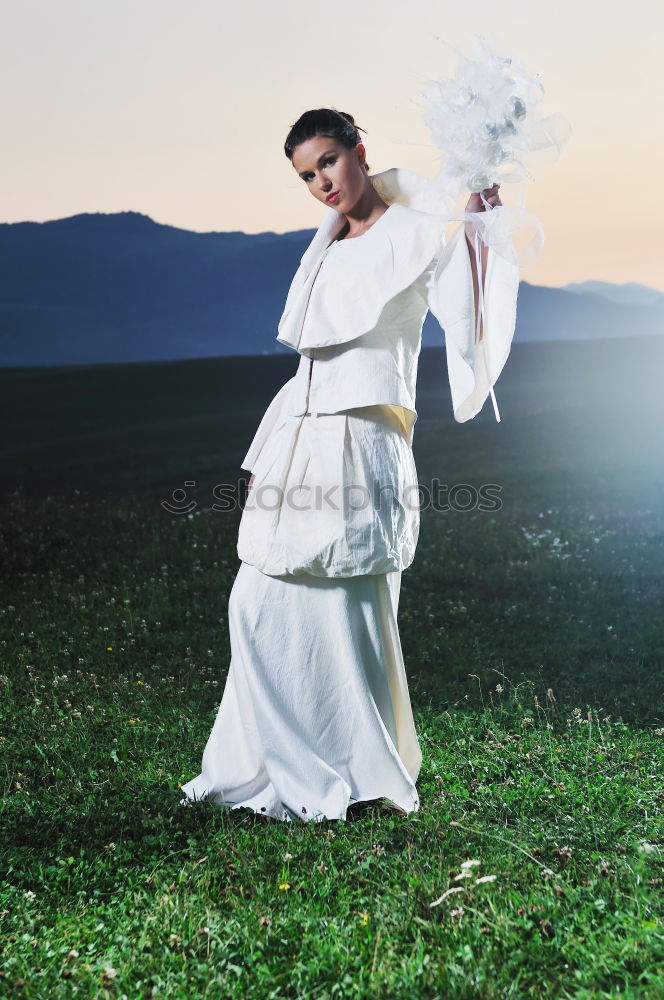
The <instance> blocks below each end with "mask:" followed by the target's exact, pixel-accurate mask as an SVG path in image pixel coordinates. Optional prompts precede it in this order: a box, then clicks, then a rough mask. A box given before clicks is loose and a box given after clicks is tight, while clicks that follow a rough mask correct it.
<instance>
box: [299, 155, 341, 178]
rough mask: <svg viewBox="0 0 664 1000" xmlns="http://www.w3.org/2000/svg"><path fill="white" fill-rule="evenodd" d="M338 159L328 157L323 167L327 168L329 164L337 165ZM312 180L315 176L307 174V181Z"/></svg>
mask: <svg viewBox="0 0 664 1000" xmlns="http://www.w3.org/2000/svg"><path fill="white" fill-rule="evenodd" d="M336 159H337V158H336V156H328V157H327V159H326V160H323V166H326V165H327V164H328V163H336ZM312 179H313V174H307V175H306V176H305V178H304V180H305V181H310V180H312Z"/></svg>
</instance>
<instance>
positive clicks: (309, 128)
mask: <svg viewBox="0 0 664 1000" xmlns="http://www.w3.org/2000/svg"><path fill="white" fill-rule="evenodd" d="M360 131H362V132H365V131H366V130H365V129H360V126H359V125H356V124H355V119H354V118H353V116H352V115H349V114H347V112H345V111H337V110H336V108H316V109H315V110H314V111H305V112H304V114H303V115H300V117H299V118H298V120H297V121H296V122H295V124H294V125H292V126H291V130H290V132H289V133H288V135H287V137H286V142H285V143H284V152H285V154H286V156H287V157H288V159H289V160H292V159H293V153H294V152H295V148H296V147H297V146H299V145H300V143H302V142H306V141H307V139H313V138H315V136H317V135H329V137H330V138H331V139H336V140H337V142H339V143H341V145H342V146H345V147H346V149H355V147H356V146H357V144H358V142H361V141H362V137H361V136H360ZM364 168H365V170H367V171H368V170H369V164H368V163H366V162H365V164H364Z"/></svg>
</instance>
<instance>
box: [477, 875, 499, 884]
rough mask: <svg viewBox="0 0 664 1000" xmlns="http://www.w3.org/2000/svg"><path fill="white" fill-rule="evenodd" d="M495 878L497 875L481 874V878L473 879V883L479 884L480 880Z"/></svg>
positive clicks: (486, 880) (490, 880)
mask: <svg viewBox="0 0 664 1000" xmlns="http://www.w3.org/2000/svg"><path fill="white" fill-rule="evenodd" d="M497 878H498V876H497V875H482V877H481V878H478V879H476V880H475V885H479V884H480V882H495V881H496V879H497Z"/></svg>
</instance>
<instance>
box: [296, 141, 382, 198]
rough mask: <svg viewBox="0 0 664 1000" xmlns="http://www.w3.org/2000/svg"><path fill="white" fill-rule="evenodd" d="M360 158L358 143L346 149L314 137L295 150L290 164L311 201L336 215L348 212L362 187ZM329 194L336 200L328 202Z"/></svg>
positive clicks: (364, 178) (361, 149)
mask: <svg viewBox="0 0 664 1000" xmlns="http://www.w3.org/2000/svg"><path fill="white" fill-rule="evenodd" d="M364 159H365V149H364V145H363V144H362V143H361V142H358V144H357V146H356V147H355V149H347V148H346V146H342V145H341V144H340V143H339V142H337V140H336V139H332V138H330V136H328V135H317V136H314V138H313V139H307V141H306V142H301V143H300V145H299V146H296V147H295V149H294V151H293V157H292V160H291V162H292V164H293V167H294V169H295V170H296V171H297V173H298V176H299V177H301V178H302V181H303V183H304V184H306V186H307V187H308V188H309V191H310V192H311V194H312V195H313V196H314V198H316V199H317V200H318V201H322V202H323V204H324V205H328V206H331V207H332V208H336V209H337V211H339V212H349V211H351V209H352V208H353V206H354V205H355V204H356V202H357V201H358V200H359V198H360V197H361V196H362V194H363V192H364V190H365V187H366V183H367V172H366V170H365V168H364ZM337 192H338V195H337ZM329 195H337V197H336V198H334V200H332V201H329V200H328V196H329Z"/></svg>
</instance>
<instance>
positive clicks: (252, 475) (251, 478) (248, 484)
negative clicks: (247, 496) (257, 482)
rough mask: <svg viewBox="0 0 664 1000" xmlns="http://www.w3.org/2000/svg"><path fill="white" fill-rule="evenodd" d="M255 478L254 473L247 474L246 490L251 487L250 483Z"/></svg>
mask: <svg viewBox="0 0 664 1000" xmlns="http://www.w3.org/2000/svg"><path fill="white" fill-rule="evenodd" d="M255 478H256V477H255V475H254V474H253V472H252V473H251V475H250V476H249V482H248V483H247V490H250V489H251V484H252V483H253V481H254V479H255Z"/></svg>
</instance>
